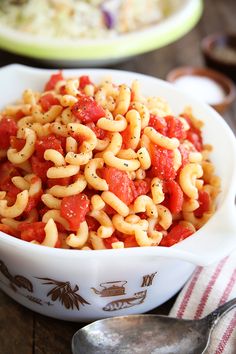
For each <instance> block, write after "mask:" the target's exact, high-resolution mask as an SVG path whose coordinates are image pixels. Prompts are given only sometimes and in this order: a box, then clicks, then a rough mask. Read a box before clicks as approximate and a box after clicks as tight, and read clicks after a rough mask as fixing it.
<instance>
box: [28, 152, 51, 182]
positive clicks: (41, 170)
mask: <svg viewBox="0 0 236 354" xmlns="http://www.w3.org/2000/svg"><path fill="white" fill-rule="evenodd" d="M31 165H32V170H33V172H34V173H35V174H36V175H37V176H38V177H40V178H41V180H42V182H46V181H47V179H48V178H47V170H48V169H49V168H50V167H52V166H53V163H52V162H51V161H42V160H41V159H39V158H38V157H37V156H32V157H31Z"/></svg>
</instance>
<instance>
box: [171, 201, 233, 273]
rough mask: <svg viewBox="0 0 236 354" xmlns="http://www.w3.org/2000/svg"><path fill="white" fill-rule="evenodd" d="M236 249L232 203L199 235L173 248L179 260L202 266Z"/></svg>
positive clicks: (221, 210)
mask: <svg viewBox="0 0 236 354" xmlns="http://www.w3.org/2000/svg"><path fill="white" fill-rule="evenodd" d="M206 233H207V234H206ZM222 239H223V240H222ZM235 249H236V208H235V205H234V204H233V205H232V202H231V203H227V204H225V205H224V208H222V209H220V210H218V211H217V212H216V213H215V214H214V215H213V216H212V218H211V219H210V220H209V221H208V222H207V224H206V225H205V226H203V227H202V228H201V229H200V230H199V231H198V233H197V235H193V236H192V237H189V238H187V239H185V240H184V241H182V242H180V243H179V244H176V245H174V246H173V247H172V250H173V251H174V253H175V254H176V256H177V257H178V258H180V259H183V260H186V261H190V262H191V263H194V264H197V265H201V266H207V265H209V264H213V263H215V262H217V261H219V260H220V259H222V258H224V257H226V256H228V255H229V254H230V253H231V252H232V251H233V250H235Z"/></svg>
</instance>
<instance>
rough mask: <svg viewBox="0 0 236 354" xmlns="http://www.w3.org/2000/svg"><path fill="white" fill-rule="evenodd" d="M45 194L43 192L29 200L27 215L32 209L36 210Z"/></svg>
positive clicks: (26, 209)
mask: <svg viewBox="0 0 236 354" xmlns="http://www.w3.org/2000/svg"><path fill="white" fill-rule="evenodd" d="M42 194H43V190H41V191H40V192H38V193H37V194H35V195H34V196H30V197H29V200H28V204H27V206H26V208H25V210H24V211H25V213H29V212H30V211H31V210H32V209H34V208H36V206H37V205H38V203H39V202H40V201H41V196H42Z"/></svg>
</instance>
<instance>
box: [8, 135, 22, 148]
mask: <svg viewBox="0 0 236 354" xmlns="http://www.w3.org/2000/svg"><path fill="white" fill-rule="evenodd" d="M10 145H11V147H12V148H13V149H16V150H17V151H20V150H21V149H23V147H24V146H25V139H20V138H17V137H16V136H11V137H10Z"/></svg>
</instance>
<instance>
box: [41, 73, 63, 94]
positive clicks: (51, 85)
mask: <svg viewBox="0 0 236 354" xmlns="http://www.w3.org/2000/svg"><path fill="white" fill-rule="evenodd" d="M61 80H63V76H62V72H61V71H59V73H57V74H52V75H51V77H50V79H49V81H48V82H47V83H46V85H45V88H44V91H50V90H53V89H54V88H55V86H56V84H57V82H58V81H61Z"/></svg>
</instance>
